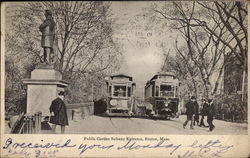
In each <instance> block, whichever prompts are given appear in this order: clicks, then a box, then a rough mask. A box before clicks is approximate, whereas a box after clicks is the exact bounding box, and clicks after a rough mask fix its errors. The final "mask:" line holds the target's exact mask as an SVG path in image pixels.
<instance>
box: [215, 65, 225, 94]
mask: <svg viewBox="0 0 250 158" xmlns="http://www.w3.org/2000/svg"><path fill="white" fill-rule="evenodd" d="M223 68H224V65H222V67H221V69H220V71H219V75H218V77H217V80H216V82H215V85H214V90H213V92H212V95H214V94H215V93H216V92H217V90H218V86H219V81H220V79H221V77H222V74H223Z"/></svg>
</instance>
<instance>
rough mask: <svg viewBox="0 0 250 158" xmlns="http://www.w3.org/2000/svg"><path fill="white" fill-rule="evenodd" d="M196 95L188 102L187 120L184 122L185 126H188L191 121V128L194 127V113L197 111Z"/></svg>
mask: <svg viewBox="0 0 250 158" xmlns="http://www.w3.org/2000/svg"><path fill="white" fill-rule="evenodd" d="M194 107H195V96H192V97H191V100H190V101H189V102H188V103H187V104H186V114H187V120H186V121H185V122H184V124H183V128H185V127H186V125H187V123H188V122H189V121H191V124H190V128H191V129H194V128H193V115H194V113H195V108H194Z"/></svg>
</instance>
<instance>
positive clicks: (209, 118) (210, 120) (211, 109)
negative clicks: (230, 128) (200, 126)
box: [207, 99, 215, 131]
mask: <svg viewBox="0 0 250 158" xmlns="http://www.w3.org/2000/svg"><path fill="white" fill-rule="evenodd" d="M214 115H215V110H214V103H213V100H212V99H208V112H207V123H208V125H209V131H212V130H213V129H214V128H215V126H214V125H213V119H214Z"/></svg>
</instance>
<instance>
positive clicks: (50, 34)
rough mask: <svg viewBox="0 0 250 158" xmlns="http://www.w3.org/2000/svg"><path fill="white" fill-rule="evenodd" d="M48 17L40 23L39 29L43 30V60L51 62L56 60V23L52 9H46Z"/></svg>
mask: <svg viewBox="0 0 250 158" xmlns="http://www.w3.org/2000/svg"><path fill="white" fill-rule="evenodd" d="M44 15H45V17H46V19H45V20H44V22H43V23H42V24H41V25H40V27H39V29H40V31H41V32H42V40H41V46H42V48H43V50H44V52H43V62H46V63H48V64H51V63H52V62H54V61H53V60H54V57H53V56H54V51H53V45H54V39H55V26H56V23H55V21H54V20H53V17H52V12H51V11H50V10H45V14H44Z"/></svg>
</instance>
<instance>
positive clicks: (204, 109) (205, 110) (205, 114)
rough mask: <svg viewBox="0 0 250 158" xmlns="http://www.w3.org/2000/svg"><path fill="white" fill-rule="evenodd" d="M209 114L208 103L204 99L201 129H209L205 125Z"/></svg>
mask: <svg viewBox="0 0 250 158" xmlns="http://www.w3.org/2000/svg"><path fill="white" fill-rule="evenodd" d="M207 112H208V103H207V102H206V99H203V103H202V110H201V121H200V125H199V126H200V127H207V126H206V125H205V123H204V117H205V116H207Z"/></svg>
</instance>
